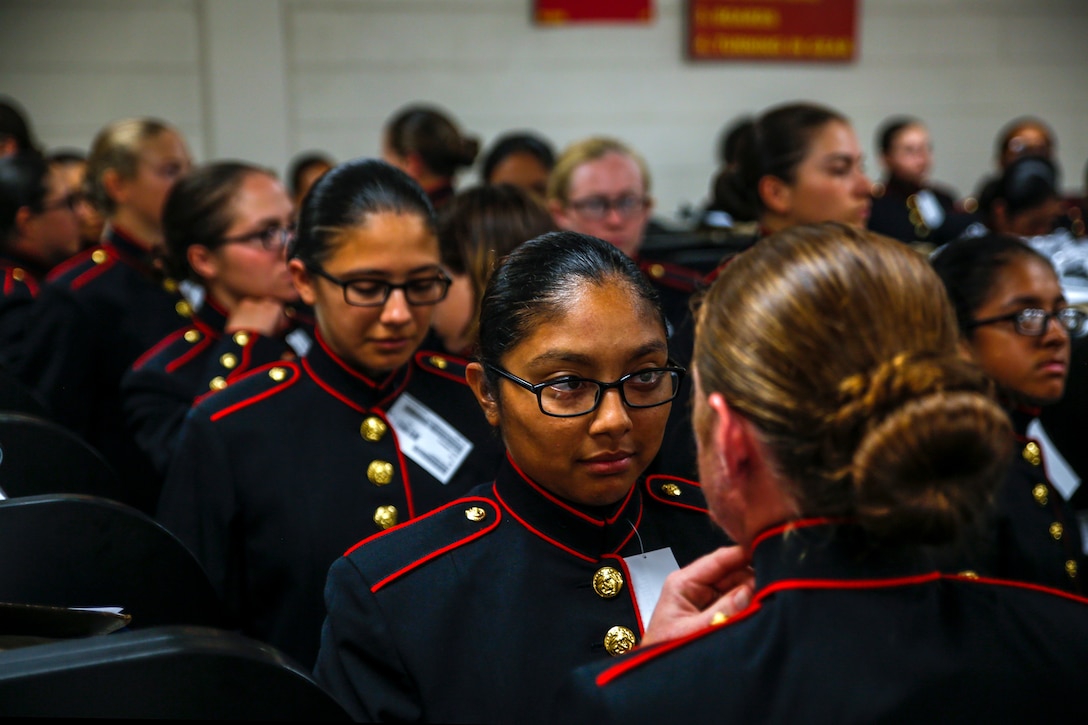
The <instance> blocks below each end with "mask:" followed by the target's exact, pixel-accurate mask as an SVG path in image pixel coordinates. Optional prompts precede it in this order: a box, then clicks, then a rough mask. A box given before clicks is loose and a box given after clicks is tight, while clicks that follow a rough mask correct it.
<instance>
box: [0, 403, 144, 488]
mask: <svg viewBox="0 0 1088 725" xmlns="http://www.w3.org/2000/svg"><path fill="white" fill-rule="evenodd" d="M0 492H3V494H4V495H5V496H7V497H8V498H13V497H16V496H34V495H37V494H43V493H76V494H84V495H87V496H101V497H103V498H110V499H114V500H117V501H123V500H124V492H123V489H122V488H121V483H120V480H119V479H118V477H117V473H116V471H114V469H113V467H112V466H110V464H109V463H107V462H106V459H105V458H103V457H102V454H101V453H99V452H98V451H97V450H95V449H94V448H93V447H92V446H91V445H90V444H89V443H87V442H86V441H84V440H83V439H82V438H80V437H79V436H78V435H76V434H75V433H73V432H72V431H70V430H68V429H67V428H65V427H64V426H61V425H59V424H57V423H54V422H52V421H50V420H47V419H45V418H40V417H38V416H34V415H27V414H23V413H5V412H0Z"/></svg>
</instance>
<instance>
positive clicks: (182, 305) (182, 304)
mask: <svg viewBox="0 0 1088 725" xmlns="http://www.w3.org/2000/svg"><path fill="white" fill-rule="evenodd" d="M174 309H175V310H177V313H178V314H179V315H181V316H182V317H192V316H193V306H192V305H190V304H189V303H188V302H186V301H185V300H178V303H177V304H176V305H174Z"/></svg>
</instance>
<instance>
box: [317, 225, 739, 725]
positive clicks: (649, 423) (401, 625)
mask: <svg viewBox="0 0 1088 725" xmlns="http://www.w3.org/2000/svg"><path fill="white" fill-rule="evenodd" d="M683 374H684V371H683V370H682V369H680V368H676V367H674V366H672V365H670V363H669V359H668V351H667V343H666V338H665V321H664V318H663V316H662V313H661V310H660V307H659V306H658V303H657V297H656V294H655V293H654V291H653V289H652V287H650V285H649V284H648V283H647V281H646V279H645V277H644V276H643V275H642V274H641V272H640V271H639V269H638V267H637V266H636V265H635V264H634V263H633V262H632V261H631V260H630V259H629V258H628V257H627V256H626V255H624V254H623V252H622V251H620V250H619V249H617V248H616V247H614V246H613V245H611V244H608V243H607V242H604V241H602V240H599V239H596V238H593V237H588V236H585V235H582V234H577V233H574V232H554V233H551V234H547V235H544V236H542V237H538V238H536V239H534V240H532V241H529V242H527V243H525V244H523V245H522V246H520V247H518V248H517V249H515V250H514V251H513V252H512V253H511V254H510V255H509V256H508V257H507V261H506V262H505V263H504V264H503V265H502V266H501V267H500V268H499V269H498V270H497V271H496V272H495V274H494V276H493V277H492V279H491V281H490V283H489V285H488V289H487V293H486V294H485V296H484V301H483V306H482V308H481V315H480V338H479V361H478V362H474V363H472V364H471V365H470V366H469V369H468V375H469V383H470V384H471V386H472V389H473V391H474V392H475V393H476V398H477V400H478V401H479V403H480V405H481V406H482V408H483V410H484V412H485V413H486V415H487V419H488V421H489V422H490V423H491V424H492V425H494V426H495V427H497V428H498V429H499V431H500V432H501V434H502V439H503V441H504V442H505V444H506V451H507V455H506V461H505V463H504V465H503V467H502V469H501V470H500V471H499V474H498V477H497V478H496V479H495V481H494V482H493V483H487V484H485V485H482V486H480V487H478V488H476V489H475V490H473V491H472V492H471V493H470V494H469V496H468V497H466V498H463V499H461V500H459V501H456V502H454V503H452V504H450V505H448V506H445V507H443V508H442V509H440V510H438V511H435V512H433V513H432V514H430V515H428V516H426V517H423V518H421V519H419V520H418V521H414V522H409V523H408V524H406V525H404V526H402V527H398V528H396V529H394V530H392V531H389V532H386V533H385V534H382V535H378V536H375V537H373V538H371V539H368V540H366V541H363V542H362V543H361V544H359V545H358V546H356V547H355V548H353V549H352V550H351V551H350V552H349V553H348V554H347V555H346V556H345V557H344V558H342V559H340V560H338V561H337V562H336V563H335V564H334V565H333V567H332V569H331V571H330V574H329V583H328V586H327V590H326V602H327V606H328V612H329V614H328V619H327V621H326V624H325V628H324V630H323V632H322V645H321V652H320V654H319V657H318V663H317V666H316V668H315V674H316V676H317V677H318V679H319V680H320V681H321V682H322V683H323V684H324V685H325V686H326V687H327V688H328V689H329V690H330V691H331V692H332V693H333V694H334V695H336V696H337V697H338V698H339V699H340V701H341V702H342V703H343V704H344V705H345V707H347V708H348V710H349V712H351V714H352V715H353V716H354V717H356V718H357V719H360V720H371V721H421V722H479V723H496V722H510V723H513V722H521V721H523V720H524V719H525V718H526V717H528V716H531V714H532V713H534V712H537V711H539V710H540V709H541V708H543V707H544V706H545V705H547V704H548V703H550V701H551V699H552V697H553V695H554V692H553V691H554V689H555V686H556V684H557V683H558V681H559V678H561V677H562V676H563V674H564V673H565V672H566V670H568V669H570V668H571V667H573V666H574V665H576V664H579V663H583V662H590V661H592V660H595V659H608V658H609V656H610V655H618V654H621V653H623V652H626V651H627V650H629V649H630V648H631V647H633V646H634V645H636V644H637V643H638V641H639V639H640V637H641V634H642V631H643V627H644V623H645V622H646V621H647V620H648V618H649V615H650V613H651V612H652V610H653V607H654V602H655V600H656V595H657V591H658V590H659V589H660V586H661V581H662V579H663V578H664V576H665V575H666V574H667V573H668V572H670V571H672V570H674V569H675V568H676V566H677V565H678V564H681V565H682V564H686V563H687V562H689V561H691V560H692V559H694V558H696V557H697V556H699V555H701V554H703V553H705V552H708V551H710V550H712V549H714V548H715V546H716V545H718V544H719V543H722V542H723V541H724V539H723V538H721V537H720V536H719V535H718V534H716V533H715V532H714V531H713V529H712V527H711V526H710V522H709V520H708V519H707V518H706V516H705V513H704V508H703V498H702V495H701V492H700V490H699V487H698V486H697V485H696V484H694V483H690V482H688V481H684V480H681V479H678V478H672V477H668V476H651V477H649V478H648V479H647V478H643V472H644V471H645V469H646V467H647V466H648V465H649V463H650V461H651V460H652V459H653V457H654V455H655V454H656V453H657V449H658V446H659V445H660V444H661V437H662V433H663V431H664V427H665V421H666V419H667V418H668V414H669V408H670V403H671V402H672V401H673V399H674V397H675V395H676V393H677V391H678V390H679V380H680V377H681V376H682V375H683ZM481 683H486V685H481Z"/></svg>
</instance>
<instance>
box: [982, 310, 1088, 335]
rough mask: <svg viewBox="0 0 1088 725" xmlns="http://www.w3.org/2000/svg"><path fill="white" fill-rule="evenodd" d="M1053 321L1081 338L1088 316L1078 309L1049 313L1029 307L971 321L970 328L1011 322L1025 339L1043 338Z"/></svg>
mask: <svg viewBox="0 0 1088 725" xmlns="http://www.w3.org/2000/svg"><path fill="white" fill-rule="evenodd" d="M1051 319H1054V320H1057V321H1058V324H1059V325H1060V326H1061V327H1062V329H1064V330H1065V331H1066V332H1068V333H1069V334H1070V335H1074V336H1079V335H1081V334H1083V333H1084V328H1085V321H1088V314H1086V313H1085V312H1083V311H1082V310H1079V309H1077V308H1076V307H1066V308H1065V309H1062V310H1058V311H1057V312H1047V311H1046V310H1040V309H1038V308H1035V307H1029V308H1027V309H1025V310H1020V311H1019V312H1012V313H1009V314H1007V315H998V316H997V317H987V318H985V319H982V320H971V322H970V324H969V325H968V328H969V329H972V330H973V329H974V328H976V327H980V326H982V325H991V324H993V323H995V322H1009V321H1011V322H1012V324H1013V329H1015V330H1016V333H1017V334H1018V335H1024V336H1025V337H1042V336H1043V335H1045V334H1046V328H1047V326H1049V325H1050V320H1051Z"/></svg>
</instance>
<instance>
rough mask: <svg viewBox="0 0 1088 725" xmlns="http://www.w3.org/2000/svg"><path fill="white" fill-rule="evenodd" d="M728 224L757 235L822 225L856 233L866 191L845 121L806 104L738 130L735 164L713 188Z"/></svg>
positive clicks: (779, 109) (864, 214)
mask: <svg viewBox="0 0 1088 725" xmlns="http://www.w3.org/2000/svg"><path fill="white" fill-rule="evenodd" d="M719 183H721V184H723V185H725V186H726V188H727V189H728V191H729V193H728V194H727V195H726V196H727V197H728V198H729V199H731V200H732V201H731V205H732V207H733V208H730V209H726V211H728V212H730V213H731V214H732V215H733V217H734V218H736V219H741V220H749V219H751V220H756V221H758V222H759V225H760V228H761V234H770V233H773V232H776V231H778V230H780V229H786V228H788V227H791V226H794V225H796V224H811V223H815V222H823V221H835V222H842V223H843V224H849V225H851V226H855V227H859V228H860V227H864V226H865V224H866V222H867V221H868V219H869V208H870V191H871V189H872V183H871V182H870V181H869V177H867V176H866V175H865V170H864V165H863V158H862V153H861V146H860V145H859V144H858V139H857V135H856V134H855V133H854V128H853V126H852V125H851V124H850V121H849V120H848V119H847V118H846V117H845V116H843V115H842V114H841V113H839V112H838V111H835V110H832V109H830V108H826V107H824V106H818V105H815V104H810V103H789V104H785V105H781V106H776V107H774V108H772V109H770V110H768V111H766V112H764V113H763V115H761V116H760V117H759V118H757V119H755V120H753V121H750V122H748V123H747V124H745V125H743V126H741V128H740V130H739V131H738V132H737V139H736V162H735V164H734V165H733V166H732V167H727V169H726V171H725V173H724V176H723V177H722V179H721V180H720V182H719Z"/></svg>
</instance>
